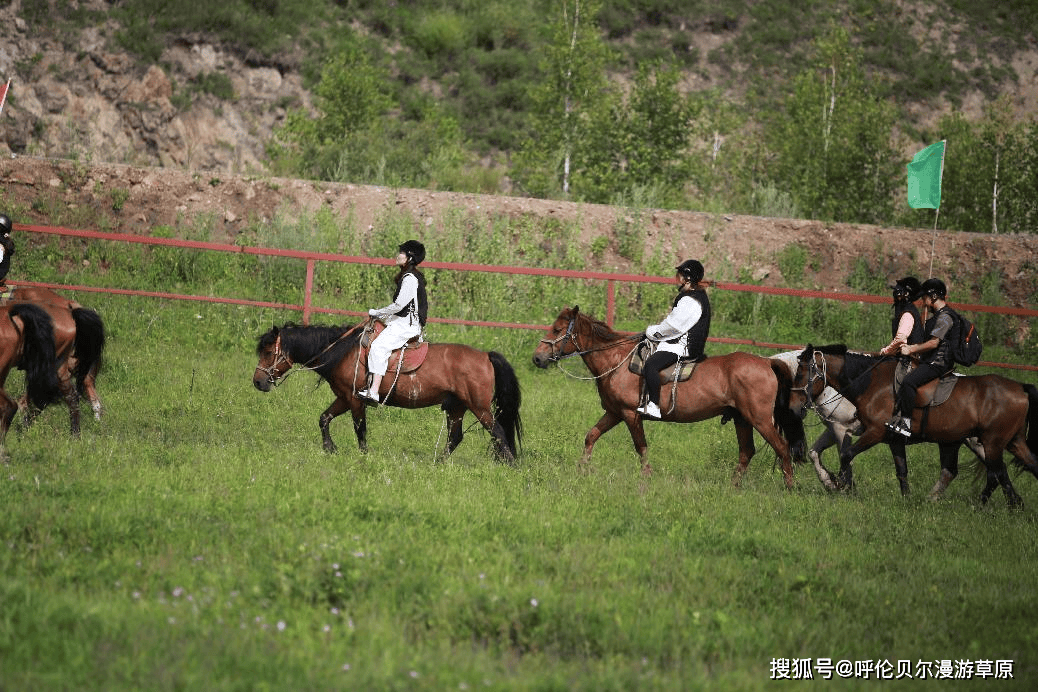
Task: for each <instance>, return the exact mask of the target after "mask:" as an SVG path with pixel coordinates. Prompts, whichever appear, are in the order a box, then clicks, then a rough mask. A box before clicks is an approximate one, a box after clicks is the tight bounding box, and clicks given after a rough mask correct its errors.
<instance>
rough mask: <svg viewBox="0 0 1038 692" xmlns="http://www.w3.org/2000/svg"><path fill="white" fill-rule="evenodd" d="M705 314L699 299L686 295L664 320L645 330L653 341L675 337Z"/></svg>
mask: <svg viewBox="0 0 1038 692" xmlns="http://www.w3.org/2000/svg"><path fill="white" fill-rule="evenodd" d="M702 316H703V306H701V305H700V304H699V301H698V300H695V299H693V298H692V297H690V296H685V297H684V298H682V299H681V300H679V301H678V304H677V305H675V306H674V309H673V310H671V311H670V314H668V315H667V316H666V317H664V318H663V321H662V322H660V323H659V324H654V325H652V326H650V327H649V328H648V329H646V330H645V335H646V336H647V337H649V338H650V339H652V340H653V341H667V340H668V339H674V338H677V337H679V336H681V335H682V334H684V333H685V332H687V331H688V330H689V329H691V328H692V327H693V326H694V325H695V324H696V322H698V321H699V318H700V317H702Z"/></svg>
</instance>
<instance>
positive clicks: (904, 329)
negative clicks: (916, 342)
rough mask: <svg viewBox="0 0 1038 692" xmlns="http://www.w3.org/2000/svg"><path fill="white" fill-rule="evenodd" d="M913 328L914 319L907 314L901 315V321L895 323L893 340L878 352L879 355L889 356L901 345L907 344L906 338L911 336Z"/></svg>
mask: <svg viewBox="0 0 1038 692" xmlns="http://www.w3.org/2000/svg"><path fill="white" fill-rule="evenodd" d="M913 326H915V318H914V317H912V314H911V313H909V312H904V313H901V320H900V321H899V322H898V323H897V334H895V335H894V338H893V340H892V341H891V342H890V343H889V344H887V345H886V346H884V347H883V348H881V349H880V350H879V352H880V354H882V355H884V356H889V355H890V354H892V353H897V350H898V349H899V348H901V345H902V344H906V343H908V337H909V336H911V335H912V327H913Z"/></svg>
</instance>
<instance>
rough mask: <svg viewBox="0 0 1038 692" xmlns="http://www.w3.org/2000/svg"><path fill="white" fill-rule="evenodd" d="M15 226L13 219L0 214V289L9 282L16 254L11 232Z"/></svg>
mask: <svg viewBox="0 0 1038 692" xmlns="http://www.w3.org/2000/svg"><path fill="white" fill-rule="evenodd" d="M12 230H14V226H13V224H12V223H11V217H10V216H8V215H7V214H0V289H2V288H3V287H4V285H5V282H6V280H7V272H8V271H10V269H11V255H13V254H14V240H12V239H11V231H12Z"/></svg>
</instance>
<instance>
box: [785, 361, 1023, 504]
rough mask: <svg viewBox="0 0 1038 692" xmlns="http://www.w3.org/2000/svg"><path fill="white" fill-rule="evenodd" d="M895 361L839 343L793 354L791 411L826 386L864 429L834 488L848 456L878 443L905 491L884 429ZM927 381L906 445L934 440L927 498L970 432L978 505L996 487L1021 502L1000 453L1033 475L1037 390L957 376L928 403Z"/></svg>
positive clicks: (897, 441)
mask: <svg viewBox="0 0 1038 692" xmlns="http://www.w3.org/2000/svg"><path fill="white" fill-rule="evenodd" d="M896 366H897V359H895V358H891V357H882V356H875V355H869V354H863V353H854V352H851V351H848V350H847V348H846V347H845V346H843V345H842V344H837V345H832V346H821V347H817V348H816V347H812V346H811V345H808V347H807V348H805V349H804V350H803V352H802V353H801V354H800V358H799V363H798V366H797V371H796V375H795V378H794V384H793V394H792V396H791V397H790V405H791V406H792V407H793V408H794V410H795V411H799V412H801V413H803V412H805V411H806V409H807V408H809V407H811V406H812V405H813V404H814V400H815V398H816V397H818V396H819V394H820V393H821V392H822V390H823V388H824V387H825V386H827V385H828V386H830V387H832V388H834V389H836V390H837V391H839V392H840V393H842V394H843V395H844V396H845V397H847V398H848V399H849V400H850V401H851V402H852V403H853V404H854V405H855V406H856V407H857V409H858V418H859V420H861V423H862V425H863V426H864V431H863V432H862V434H861V436H860V437H859V438H858V439H857V441H856V442H854V444H852V445H850V446H849V447H847V448H845V449H842V450H841V452H840V473H839V475H838V476H837V483H838V485H839V486H840V487H843V488H849V487H851V486H852V484H853V473H852V470H851V461H852V460H853V459H854V457H856V456H857V455H858V454H861V453H862V452H864V451H865V450H867V449H869V448H870V447H873V446H874V445H876V444H878V443H880V442H883V441H886V442H887V444H888V446H889V447H890V451H891V454H892V455H893V457H894V470H895V473H896V475H897V480H898V483H899V484H900V486H901V493H902V494H903V495H907V494H908V492H909V488H908V464H907V462H906V460H905V444H906V440H905V439H904V438H903V437H901V436H900V435H896V434H894V433H891V432H890V431H888V430H887V429H886V426H885V423H886V421H887V420H888V419H889V418H890V416H891V414H892V412H893V410H894V386H893V385H894V369H895V367H896ZM932 386H933V385H927V386H926V387H924V388H921V389H920V395H919V398H917V400H916V408H915V411H914V413H913V415H912V430H913V431H915V432H914V434H913V435H912V437H911V438H909V439H908V440H907V442H908V443H909V444H911V443H916V442H934V443H936V444H937V445H938V447H939V449H940V455H941V473H940V476H939V478H938V480H937V484H936V485H934V487H933V489H932V490H931V491H930V497H931V498H933V499H937V498H939V497H940V496H941V495H942V494H943V493H944V491H945V490H946V489H947V488H948V484H950V483H951V482H952V481H953V480H954V479H955V476H956V475H958V457H959V445H960V444H962V443H963V442H964V441H965V440H966V439H967V438H969V437H974V436H975V437H977V438H978V439H979V444H977V446H976V447H974V451H975V453H977V455H978V457H979V458H980V460H981V462H982V463H983V464H984V466H985V467H986V469H987V484H986V485H985V487H984V490H983V491H982V492H981V495H980V499H981V502H987V501H988V499H989V498H990V497H991V493H992V492H994V490H995V488H997V487H998V486H999V485H1001V486H1002V490H1003V492H1004V493H1005V495H1006V500H1007V502H1008V503H1009V505H1010V506H1011V507H1017V506H1020V505H1021V504H1022V502H1023V501H1022V500H1021V498H1020V495H1018V494H1017V492H1016V489H1015V488H1013V484H1012V482H1011V481H1010V480H1009V474H1008V472H1007V470H1006V465H1005V463H1004V462H1003V461H1002V454H1003V452H1004V451H1005V450H1007V449H1008V450H1009V452H1010V453H1011V454H1012V455H1013V461H1014V463H1015V464H1016V465H1017V466H1019V467H1021V468H1024V469H1026V470H1028V471H1030V472H1031V473H1032V474H1034V476H1035V477H1036V478H1038V458H1036V457H1035V451H1036V450H1038V389H1036V388H1035V387H1034V386H1033V385H1029V384H1024V383H1022V382H1017V381H1015V380H1010V379H1008V378H1005V377H1002V376H1000V375H976V376H961V377H958V378H957V380H956V384H955V388H954V389H953V390H952V392H951V396H950V398H949V399H948V400H947V401H946V402H945V403H943V404H941V405H939V406H929V407H928V406H926V403H927V402H926V400H924V399H923V397H928V396H929V395H930V390H931V389H932Z"/></svg>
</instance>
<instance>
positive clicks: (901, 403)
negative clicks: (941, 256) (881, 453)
mask: <svg viewBox="0 0 1038 692" xmlns="http://www.w3.org/2000/svg"><path fill="white" fill-rule="evenodd" d="M921 291H922V298H923V306H924V307H926V308H929V309H930V310H932V311H933V317H931V318H930V319H928V320H927V321H926V326H925V327H924V328H923V331H924V335H923V338H924V341H922V342H921V343H918V344H904V345H902V346H901V355H903V356H910V355H913V354H919V365H917V366H916V368H915V370H912V371H911V372H910V373H908V374H907V375H905V379H904V380H902V382H901V391H900V392H899V393H898V398H897V399H898V401H897V403H898V410H897V411H895V415H894V417H893V418H891V419H890V420H889V421H888V422H887V427H888V428H890V429H891V430H893V431H894V432H895V433H897V434H898V435H904V436H905V437H911V436H912V410H913V409H914V408H915V396H916V392H917V391H918V390H919V388H920V387H922V386H923V385H924V384H926V383H927V382H929V381H931V380H935V379H937V378H938V377H940V376H941V375H943V374H945V373H946V372H950V371H951V370H952V368H953V367H954V366H955V360H954V358H953V357H952V345H953V344H954V343H955V341H956V339H958V337H959V321H958V319H956V314H955V311H954V310H952V309H951V307H949V306H948V304H947V303H946V302H945V298H947V296H948V289H947V287H946V286H945V285H944V282H943V281H941V280H940V279H927V280H926V281H924V282H923V285H922V286H921Z"/></svg>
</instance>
